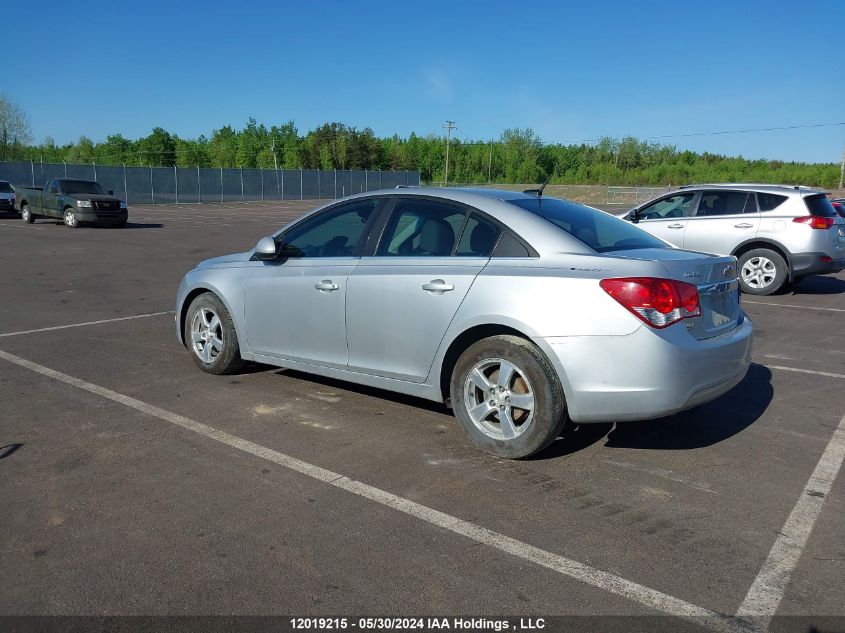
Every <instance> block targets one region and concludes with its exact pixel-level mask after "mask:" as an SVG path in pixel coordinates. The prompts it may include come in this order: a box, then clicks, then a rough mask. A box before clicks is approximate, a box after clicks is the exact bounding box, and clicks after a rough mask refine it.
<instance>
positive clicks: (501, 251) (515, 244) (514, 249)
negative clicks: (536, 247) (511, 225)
mask: <svg viewBox="0 0 845 633" xmlns="http://www.w3.org/2000/svg"><path fill="white" fill-rule="evenodd" d="M493 257H531V253H530V252H529V251H528V247H527V246H525V244H523V243H522V242H520V241H519V240H518V239H516V238H515V237H514V236H513V235H512V234H511V233H510V232H509V231H505V234H504V235H502V237H501V238H499V243H498V244H496V250H494V251H493Z"/></svg>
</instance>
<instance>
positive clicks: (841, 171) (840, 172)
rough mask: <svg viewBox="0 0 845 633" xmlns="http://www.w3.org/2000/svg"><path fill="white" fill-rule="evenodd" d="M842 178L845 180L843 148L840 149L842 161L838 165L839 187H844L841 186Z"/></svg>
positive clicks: (844, 153)
mask: <svg viewBox="0 0 845 633" xmlns="http://www.w3.org/2000/svg"><path fill="white" fill-rule="evenodd" d="M843 180H845V148H843V149H842V163H840V165H839V188H840V189H845V186H843V182H842V181H843Z"/></svg>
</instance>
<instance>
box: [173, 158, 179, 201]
mask: <svg viewBox="0 0 845 633" xmlns="http://www.w3.org/2000/svg"><path fill="white" fill-rule="evenodd" d="M173 185H174V189H175V191H176V204H179V176H177V175H176V165H173Z"/></svg>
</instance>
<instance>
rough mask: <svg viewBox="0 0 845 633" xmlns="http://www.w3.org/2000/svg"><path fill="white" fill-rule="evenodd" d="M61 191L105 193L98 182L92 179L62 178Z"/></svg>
mask: <svg viewBox="0 0 845 633" xmlns="http://www.w3.org/2000/svg"><path fill="white" fill-rule="evenodd" d="M62 191H63V192H64V193H97V194H105V193H106V192H105V191H103V188H102V187H101V186H100V183H98V182H94V181H93V180H63V181H62Z"/></svg>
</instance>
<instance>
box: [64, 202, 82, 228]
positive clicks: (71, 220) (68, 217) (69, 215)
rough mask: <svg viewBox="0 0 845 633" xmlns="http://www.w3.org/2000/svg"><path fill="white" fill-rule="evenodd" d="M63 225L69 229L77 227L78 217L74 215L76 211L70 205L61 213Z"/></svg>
mask: <svg viewBox="0 0 845 633" xmlns="http://www.w3.org/2000/svg"><path fill="white" fill-rule="evenodd" d="M62 219H63V220H64V223H65V226H66V227H68V228H71V229H75V228H79V219H78V218H77V217H76V211H75V210H74V209H73V208H72V207H68V208H67V209H65V210H64V213H63V214H62Z"/></svg>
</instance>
